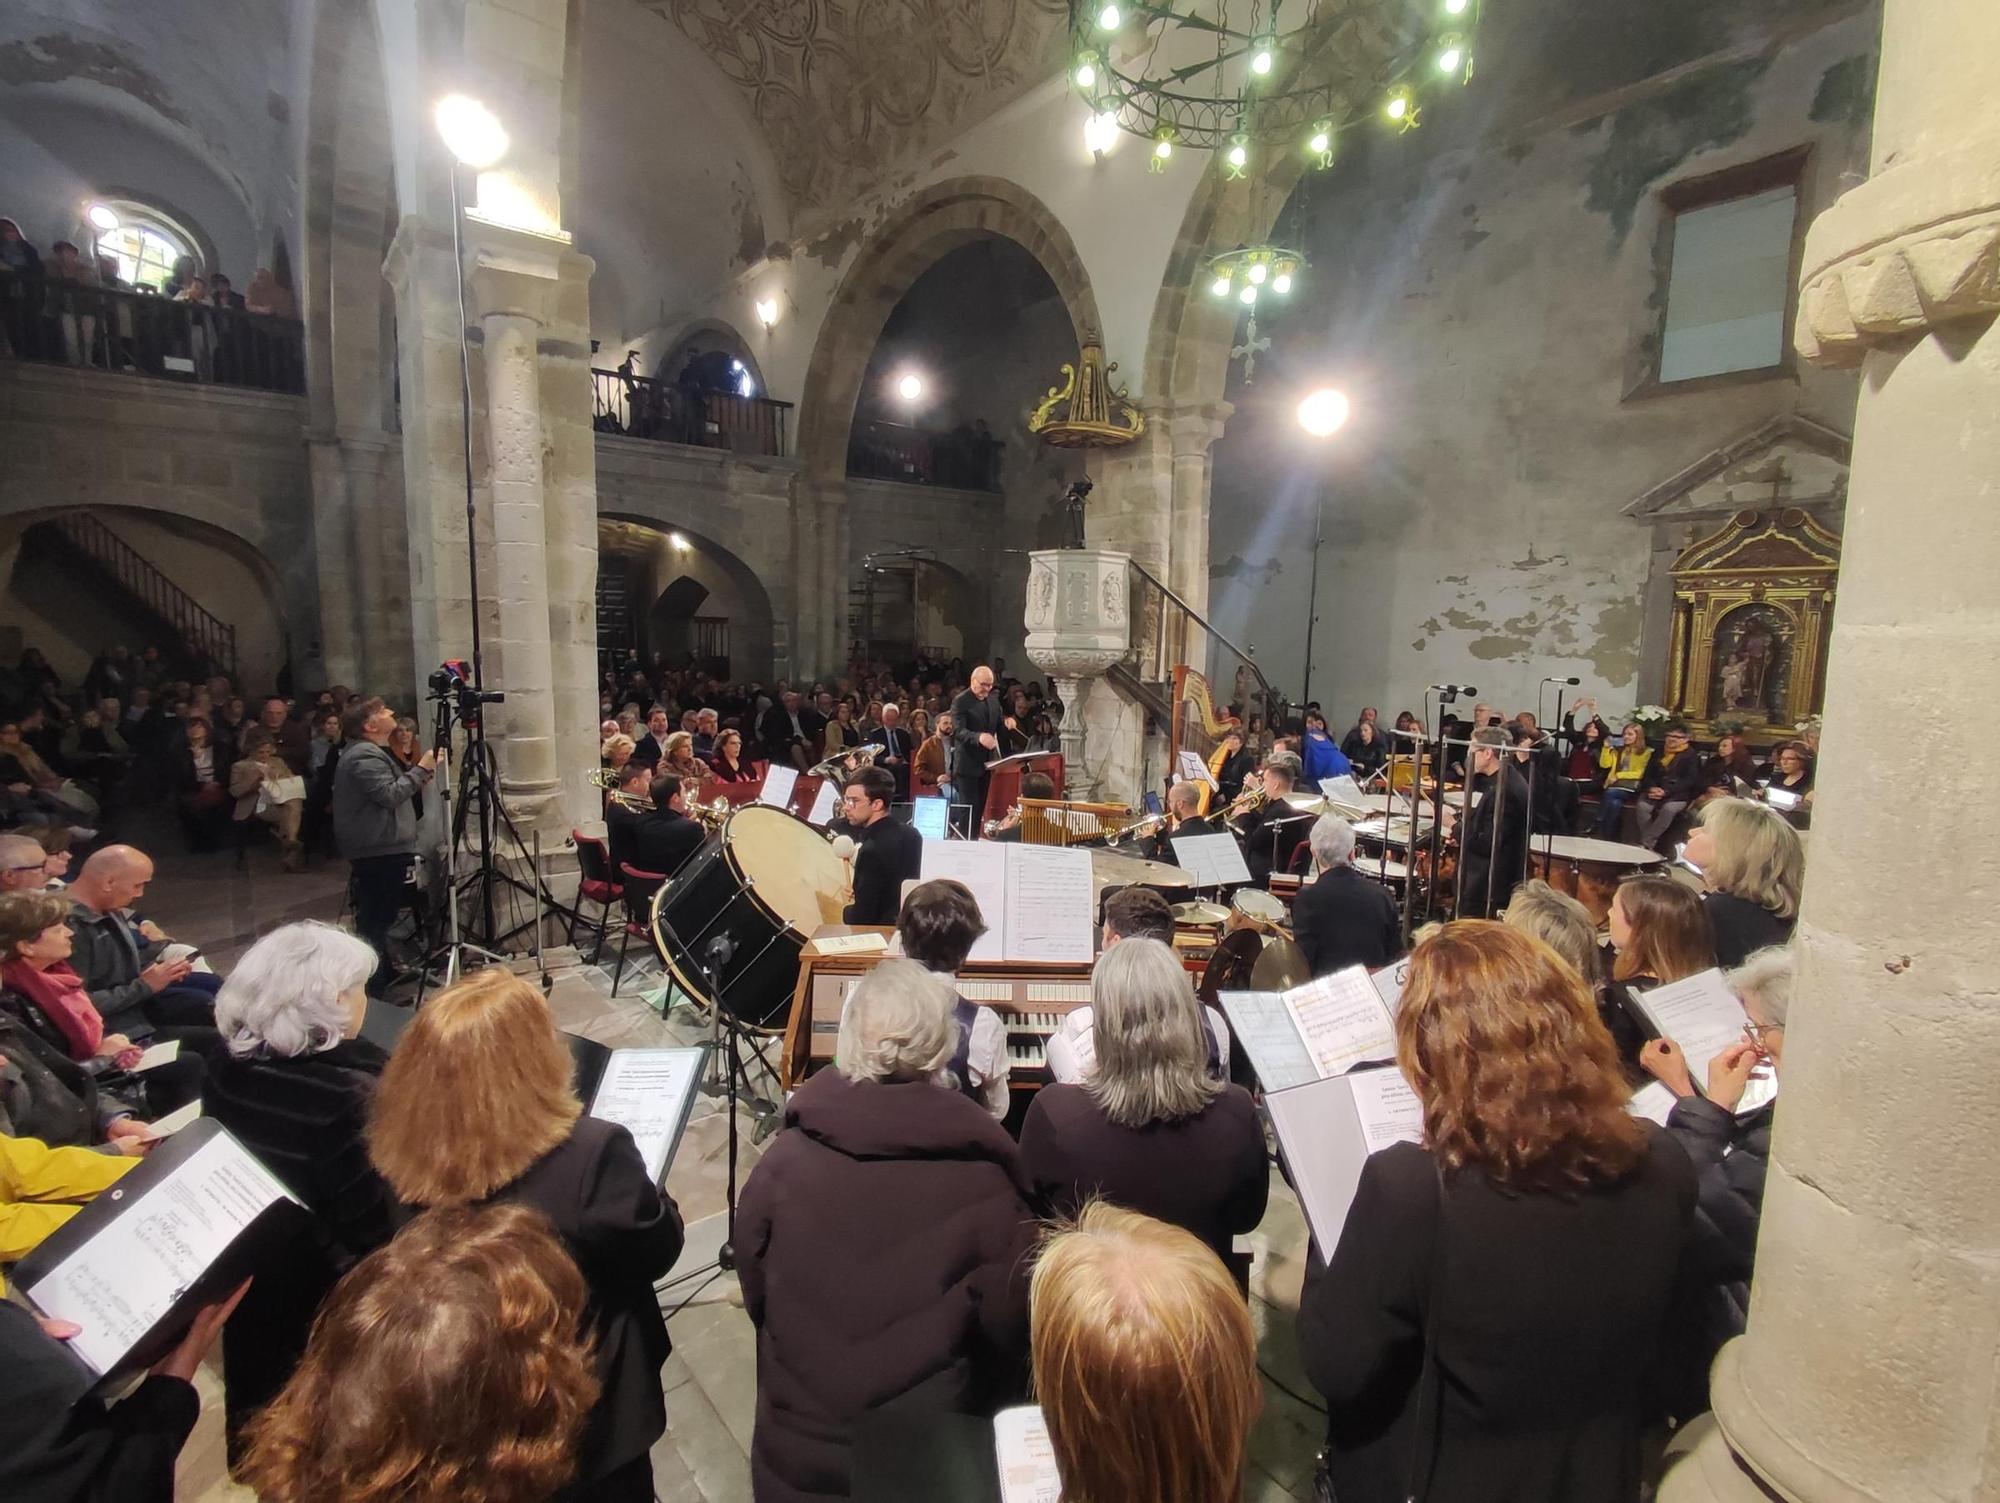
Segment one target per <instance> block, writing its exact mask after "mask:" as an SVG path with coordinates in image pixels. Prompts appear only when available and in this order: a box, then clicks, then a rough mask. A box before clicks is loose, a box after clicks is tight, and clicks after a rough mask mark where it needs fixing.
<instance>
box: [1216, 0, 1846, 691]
mask: <svg viewBox="0 0 2000 1503" xmlns="http://www.w3.org/2000/svg"><path fill="white" fill-rule="evenodd" d="M1592 9H1593V10H1597V11H1600V12H1601V13H1600V14H1596V15H1594V16H1591V17H1587V18H1584V17H1580V16H1579V15H1577V14H1573V13H1574V12H1576V10H1577V8H1576V7H1575V6H1561V5H1559V6H1556V7H1553V8H1552V9H1551V10H1550V11H1549V12H1548V13H1547V14H1546V15H1542V16H1537V17H1527V18H1517V19H1516V20H1514V21H1513V22H1512V23H1511V24H1510V23H1508V22H1506V21H1505V20H1504V18H1502V17H1497V16H1496V17H1495V18H1494V21H1495V23H1496V24H1494V25H1491V26H1489V27H1488V28H1487V40H1486V42H1485V44H1484V45H1483V48H1482V56H1481V59H1480V63H1479V69H1480V73H1479V80H1478V81H1479V85H1480V87H1479V88H1478V89H1477V90H1476V91H1474V94H1473V95H1469V96H1468V97H1467V99H1466V101H1465V102H1464V103H1463V104H1462V105H1460V104H1454V105H1453V106H1452V109H1454V110H1456V113H1455V114H1453V113H1450V112H1448V111H1447V110H1445V109H1442V108H1441V109H1439V110H1438V111H1437V112H1436V114H1435V115H1433V116H1431V117H1430V118H1427V119H1426V120H1425V122H1424V124H1423V126H1422V127H1420V128H1419V129H1417V130H1415V131H1412V132H1409V133H1407V134H1404V135H1399V136H1392V135H1376V134H1373V133H1368V132H1355V133H1353V136H1354V138H1353V139H1351V140H1349V141H1346V142H1343V143H1342V150H1343V152H1344V153H1345V156H1344V158H1343V160H1342V161H1341V162H1339V163H1338V164H1337V165H1336V167H1335V168H1334V169H1333V171H1332V173H1331V174H1329V175H1327V176H1314V177H1312V178H1310V179H1309V180H1308V181H1307V183H1306V185H1305V187H1304V189H1303V190H1302V192H1303V195H1304V196H1303V197H1302V198H1301V197H1295V198H1294V200H1293V203H1292V205H1291V207H1290V209H1289V210H1288V212H1287V214H1286V215H1284V216H1282V217H1281V221H1280V223H1281V225H1282V226H1285V227H1287V228H1290V229H1293V230H1295V231H1296V232H1298V233H1300V234H1302V235H1303V236H1304V238H1305V241H1306V244H1305V249H1306V250H1307V251H1308V253H1309V254H1310V256H1311V257H1312V261H1313V269H1312V271H1311V272H1310V274H1309V276H1308V278H1307V279H1306V281H1305V284H1304V286H1303V287H1302V289H1301V290H1302V292H1303V293H1304V296H1303V297H1301V298H1299V299H1298V300H1297V301H1296V303H1295V305H1294V306H1293V307H1292V308H1291V309H1290V310H1288V311H1286V312H1285V313H1284V314H1283V315H1282V316H1281V317H1278V318H1273V319H1272V320H1270V321H1269V324H1268V325H1267V326H1266V327H1265V328H1264V329H1263V330H1261V331H1260V332H1268V333H1269V334H1271V336H1272V337H1273V341H1274V348H1273V350H1272V351H1271V352H1270V353H1269V356H1268V357H1267V358H1266V359H1265V360H1263V361H1260V363H1259V365H1258V367H1257V370H1256V373H1255V379H1254V381H1253V382H1251V383H1250V384H1249V385H1247V386H1246V385H1245V384H1244V382H1243V380H1242V377H1241V371H1240V367H1239V368H1238V369H1237V370H1236V371H1233V372H1232V378H1231V384H1230V390H1229V396H1230V400H1232V401H1233V402H1235V403H1236V408H1237V410H1236V413H1235V415H1234V416H1233V417H1232V418H1231V419H1230V422H1229V425H1228V428H1227V431H1226V432H1225V434H1224V436H1223V438H1222V439H1221V441H1220V442H1219V443H1218V444H1217V445H1216V447H1215V451H1214V484H1213V499H1212V510H1211V517H1210V557H1211V560H1212V562H1211V566H1210V579H1211V591H1210V603H1211V606H1212V611H1213V615H1214V618H1215V620H1216V622H1217V624H1218V626H1219V627H1220V628H1221V630H1223V631H1224V632H1225V633H1226V634H1228V635H1230V636H1232V637H1235V638H1236V639H1237V640H1239V641H1246V642H1248V643H1250V644H1252V645H1254V646H1255V648H1256V649H1257V656H1258V660H1259V662H1260V663H1261V664H1262V665H1263V667H1264V669H1265V672H1266V673H1267V675H1269V676H1270V677H1271V678H1272V679H1273V681H1274V682H1277V683H1279V684H1280V685H1281V687H1283V688H1285V689H1288V690H1290V691H1291V692H1292V693H1294V694H1297V692H1298V690H1299V688H1300V686H1301V683H1302V679H1303V660H1304V655H1305V625H1304V624H1305V617H1306V614H1307V600H1308V593H1309V579H1310V570H1311V548H1312V537H1313V527H1314V504H1315V488H1316V487H1317V486H1320V485H1324V487H1325V494H1326V543H1325V547H1324V549H1323V552H1322V556H1321V563H1320V579H1319V602H1318V610H1319V623H1320V624H1319V630H1318V634H1317V636H1316V638H1315V651H1314V654H1313V659H1314V664H1313V679H1312V697H1313V698H1315V699H1319V700H1322V701H1323V702H1327V703H1329V704H1330V706H1331V707H1332V709H1333V711H1334V713H1335V714H1336V715H1337V716H1338V717H1345V716H1347V715H1349V714H1350V713H1351V712H1352V711H1353V710H1354V709H1355V708H1358V706H1359V705H1361V704H1362V703H1370V704H1380V706H1381V707H1382V709H1383V710H1384V712H1385V714H1392V713H1394V711H1395V710H1398V709H1402V708H1405V707H1410V708H1418V707H1419V704H1418V702H1419V700H1420V698H1421V694H1422V690H1423V686H1424V685H1425V684H1426V683H1431V682H1459V683H1474V684H1477V685H1478V686H1479V687H1480V689H1481V691H1482V697H1484V698H1488V699H1491V700H1494V701H1495V702H1496V703H1499V704H1501V705H1502V707H1503V708H1505V709H1507V710H1510V711H1511V710H1512V709H1516V708H1521V707H1531V706H1532V705H1533V704H1534V699H1535V691H1536V688H1537V685H1538V681H1539V680H1540V679H1541V677H1542V676H1543V675H1545V674H1575V675H1576V676H1578V677H1580V678H1581V679H1582V680H1583V684H1584V687H1583V690H1582V691H1581V692H1585V693H1594V694H1596V695H1597V696H1598V697H1599V699H1600V700H1601V702H1602V706H1603V709H1604V711H1605V712H1606V713H1607V714H1608V715H1617V714H1620V713H1622V712H1623V711H1624V710H1626V709H1628V708H1630V707H1631V706H1632V705H1633V704H1634V703H1635V702H1636V701H1637V698H1638V691H1639V688H1640V683H1641V668H1642V663H1643V662H1644V661H1645V659H1646V658H1647V656H1648V654H1651V655H1653V656H1660V655H1663V654H1664V650H1665V644H1664V642H1663V641H1660V642H1653V641H1649V640H1646V639H1645V634H1644V632H1643V625H1644V620H1645V614H1646V612H1645V608H1644V599H1645V595H1646V592H1647V588H1648V579H1649V573H1650V571H1651V570H1652V568H1653V566H1654V562H1655V559H1654V550H1655V545H1654V539H1653V537H1652V535H1651V531H1650V530H1649V528H1648V527H1647V526H1645V525H1644V524H1643V523H1641V522H1639V521H1636V520H1635V519H1633V518H1630V517H1627V516H1623V515H1621V514H1620V511H1621V508H1622V507H1623V506H1624V505H1625V504H1626V503H1627V502H1628V501H1630V500H1631V498H1633V497H1634V496H1636V495H1638V494H1640V493H1641V492H1643V491H1645V490H1646V489H1647V488H1648V487H1650V486H1652V485H1654V484H1657V483H1658V482H1660V481H1661V480H1663V479H1664V478H1666V477H1668V476H1671V475H1673V474H1675V473H1676V472H1678V471H1680V470H1681V469H1683V468H1684V467H1685V466H1687V465H1689V464H1691V463H1693V462H1694V461H1695V460H1696V459H1698V458H1700V457H1701V456H1703V455H1705V454H1707V453H1708V452H1710V451H1711V450H1713V449H1716V448H1718V447H1720V446H1722V445H1723V444H1725V443H1727V442H1729V441H1730V440H1731V439H1734V438H1736V437H1738V436H1739V435H1741V434H1743V433H1745V432H1747V431H1748V430H1750V429H1753V428H1755V427H1756V426H1757V425H1758V424H1759V423H1761V422H1763V421H1765V420H1766V419H1768V418H1770V417H1772V416H1775V415H1778V414H1781V413H1789V412H1799V413H1802V414H1805V415H1807V416H1809V417H1811V418H1813V419H1815V420H1816V421H1818V422H1820V423H1823V424H1825V425H1826V426H1828V427H1831V428H1833V429H1835V430H1838V431H1840V432H1846V431H1849V430H1850V428H1851V424H1852V413H1853V407H1854V400H1855V391H1856V381H1855V379H1854V377H1853V376H1851V375H1848V374H1844V373H1838V372H1832V373H1829V372H1822V371H1818V370H1815V369H1807V370H1804V371H1791V370H1788V371H1785V372H1783V373H1780V374H1776V375H1773V376H1770V377H1765V378H1758V379H1754V380H1746V381H1743V382H1740V383H1732V384H1719V385H1710V386H1708V387H1706V388H1700V389H1697V388H1695V387H1689V388H1688V389H1686V390H1678V389H1674V388H1668V389H1666V390H1664V391H1662V392H1658V393H1654V394H1640V395H1629V393H1630V392H1631V389H1632V386H1633V384H1634V383H1633V379H1632V373H1633V370H1634V368H1635V366H1636V365H1638V364H1642V363H1644V361H1645V359H1646V357H1647V354H1648V348H1647V345H1648V341H1650V340H1652V339H1653V338H1655V337H1656V333H1657V327H1658V322H1659V317H1660V313H1659V302H1658V299H1659V296H1660V291H1659V289H1660V287H1661V280H1660V279H1661V266H1660V264H1659V256H1660V243H1661V236H1660V230H1661V226H1662V215H1663V212H1664V211H1663V210H1662V208H1661V205H1660V201H1659V199H1658V196H1657V195H1658V193H1659V190H1661V189H1662V188H1663V187H1665V186H1667V185H1669V184H1671V183H1675V182H1678V181H1681V180H1684V179H1686V178H1689V177H1694V176H1698V175H1703V174H1707V173H1710V172H1714V171H1718V170H1720V169H1724V168H1730V167H1735V166H1738V165H1742V164H1746V163H1751V162H1756V161H1758V160H1760V159H1762V158H1765V157H1768V156H1771V155H1773V154H1775V153H1780V152H1784V151H1788V150H1791V149H1793V148H1797V147H1802V146H1803V147H1806V148H1809V150H1810V156H1809V159H1808V163H1807V167H1806V170H1805V173H1804V178H1803V182H1802V186H1801V205H1800V215H1801V219H1802V222H1803V221H1806V220H1810V219H1811V217H1812V216H1813V215H1815V214H1816V213H1818V212H1819V211H1820V210H1821V209H1822V208H1824V207H1825V206H1826V205H1827V204H1828V203H1830V202H1831V201H1832V200H1833V199H1834V198H1835V197H1836V196H1838V194H1839V193H1840V192H1842V191H1843V190H1844V188H1845V187H1847V186H1849V185H1851V184H1852V182H1853V181H1855V180H1856V175H1857V174H1861V173H1864V172H1865V169H1866V161H1867V157H1866V151H1867V142H1868V117H1869V110H1870V104H1871V99H1870V97H1869V95H1868V93H1867V90H1866V87H1865V80H1866V79H1867V78H1869V77H1872V74H1873V67H1874V63H1873V50H1874V46H1875V38H1876V34H1877V28H1878V15H1877V12H1876V11H1875V9H1874V8H1873V7H1859V8H1857V7H1855V6H1852V5H1818V6H1808V5H1792V6H1788V7H1781V9H1782V10H1783V11H1784V12H1785V14H1784V15H1782V16H1779V15H1777V14H1776V13H1775V12H1774V13H1773V19H1772V22H1771V26H1772V28H1773V29H1771V30H1768V31H1763V32H1758V31H1751V32H1747V33H1746V32H1744V31H1741V30H1737V31H1726V30H1725V31H1720V32H1719V31H1718V30H1717V29H1716V28H1717V25H1718V24H1719V23H1718V22H1717V20H1716V16H1717V14H1718V13H1719V8H1717V7H1693V8H1690V10H1689V12H1688V13H1687V14H1686V15H1683V16H1682V17H1681V18H1680V19H1679V20H1678V21H1673V22H1671V23H1670V22H1669V21H1668V20H1666V19H1664V18H1661V17H1659V16H1657V15H1655V16H1653V17H1652V18H1651V20H1649V21H1647V22H1646V25H1645V26H1644V27H1641V28H1640V30H1641V31H1642V32H1644V33H1645V38H1646V42H1647V45H1646V46H1643V47H1642V46H1639V45H1638V44H1637V43H1634V42H1632V40H1631V38H1630V37H1624V34H1623V33H1621V32H1620V31H1619V26H1620V25H1622V24H1626V23H1630V24H1631V25H1633V26H1638V25H1639V21H1640V13H1641V12H1642V11H1652V10H1656V9H1657V8H1650V7H1642V6H1638V5H1625V4H1620V5H1617V6H1612V7H1609V8H1608V9H1606V8H1601V7H1593V8H1592ZM1586 21H1587V23H1588V24H1585V22H1586ZM1780 23H1783V25H1784V27H1785V28H1786V29H1783V30H1780V29H1778V28H1779V26H1780ZM1648 28H1649V29H1648ZM1621 37H1624V40H1623V41H1620V38H1621ZM1548 74H1560V75H1561V76H1562V77H1563V78H1565V79H1567V80H1570V81H1571V82H1572V85H1573V86H1574V88H1575V90H1576V91H1577V92H1576V93H1575V94H1574V95H1573V96H1571V97H1569V98H1563V97H1561V96H1560V95H1557V94H1554V93H1552V92H1551V91H1550V90H1549V89H1548V88H1547V87H1546V84H1547V81H1548V80H1547V75H1548ZM1857 78H1858V79H1860V80H1862V81H1863V84H1862V87H1861V88H1860V89H1859V90H1858V91H1857V90H1855V89H1854V88H1852V87H1851V84H1852V81H1853V80H1855V79H1857ZM1551 99H1555V101H1556V103H1555V105H1554V106H1553V112H1551V108H1550V105H1549V101H1550V100H1551ZM1529 101H1533V102H1534V103H1533V104H1532V105H1530V104H1529ZM1364 135H1366V136H1368V139H1367V140H1363V139H1361V137H1362V136H1364ZM1294 216H1296V218H1294ZM1324 382H1331V383H1332V384H1334V385H1337V386H1340V387H1342V388H1343V389H1344V390H1345V391H1346V392H1347V393H1348V394H1349V396H1350V398H1351V400H1352V402H1353V417H1352V419H1351V420H1350V422H1349V424H1348V426H1347V427H1346V428H1345V429H1344V430H1343V431H1342V432H1341V433H1340V434H1338V435H1337V436H1336V437H1334V438H1333V439H1332V440H1331V441H1329V442H1328V443H1327V444H1326V446H1325V448H1324V449H1323V450H1321V451H1318V452H1315V451H1313V450H1312V449H1311V448H1309V446H1308V441H1307V440H1306V439H1305V438H1304V436H1303V435H1302V434H1301V432H1300V430H1299V428H1298V426H1297V423H1296V420H1295V416H1294V408H1295V406H1296V402H1297V399H1298V397H1299V396H1300V395H1302V394H1303V393H1304V392H1305V391H1307V390H1310V389H1312V388H1313V387H1314V386H1317V385H1319V384H1322V383H1324ZM1669 561H1670V555H1669ZM1573 692H1574V691H1573Z"/></svg>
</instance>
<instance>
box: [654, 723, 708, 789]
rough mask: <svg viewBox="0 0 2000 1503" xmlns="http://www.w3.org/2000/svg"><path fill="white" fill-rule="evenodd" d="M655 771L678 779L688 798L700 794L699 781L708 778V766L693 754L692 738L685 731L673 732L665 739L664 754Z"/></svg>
mask: <svg viewBox="0 0 2000 1503" xmlns="http://www.w3.org/2000/svg"><path fill="white" fill-rule="evenodd" d="M655 770H656V771H658V772H670V773H672V774H673V775H674V776H675V777H677V778H679V779H680V780H681V783H682V785H683V786H684V787H685V788H686V789H687V793H688V797H689V798H693V797H694V796H695V795H697V794H698V793H700V792H701V780H702V779H703V778H705V777H707V776H708V764H707V763H706V762H704V761H702V760H701V758H699V757H697V756H696V755H695V754H694V737H693V735H691V734H690V733H689V732H687V731H675V732H674V733H673V734H672V735H671V736H669V737H667V750H666V753H665V755H663V756H662V757H661V758H660V761H659V764H658V766H657V768H656V769H655Z"/></svg>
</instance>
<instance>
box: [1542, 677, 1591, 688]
mask: <svg viewBox="0 0 2000 1503" xmlns="http://www.w3.org/2000/svg"><path fill="white" fill-rule="evenodd" d="M1542 682H1543V683H1545V684H1568V685H1569V686H1570V687H1571V688H1575V687H1576V686H1577V685H1578V684H1580V683H1582V682H1583V680H1582V679H1580V678H1545V679H1543V680H1542Z"/></svg>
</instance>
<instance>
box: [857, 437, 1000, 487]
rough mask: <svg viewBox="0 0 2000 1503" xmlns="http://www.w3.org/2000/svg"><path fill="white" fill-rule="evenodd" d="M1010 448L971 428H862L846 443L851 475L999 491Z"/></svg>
mask: <svg viewBox="0 0 2000 1503" xmlns="http://www.w3.org/2000/svg"><path fill="white" fill-rule="evenodd" d="M1006 447H1007V446H1006V445H1005V444H1003V443H1002V442H1000V440H999V439H997V438H993V437H990V436H989V435H987V434H984V433H980V432H978V431H977V430H975V429H972V428H964V427H960V428H953V429H949V430H945V429H932V428H915V427H911V426H910V425H909V424H906V423H884V422H860V423H856V424H855V425H854V430H853V432H852V433H851V434H849V436H848V440H847V473H848V474H850V475H856V476H860V477H861V478H863V479H867V480H901V481H905V482H907V483H909V484H911V485H949V486H955V487H957V488H958V489H960V490H968V491H997V490H999V489H1000V453H1001V451H1002V450H1003V449H1005V448H1006Z"/></svg>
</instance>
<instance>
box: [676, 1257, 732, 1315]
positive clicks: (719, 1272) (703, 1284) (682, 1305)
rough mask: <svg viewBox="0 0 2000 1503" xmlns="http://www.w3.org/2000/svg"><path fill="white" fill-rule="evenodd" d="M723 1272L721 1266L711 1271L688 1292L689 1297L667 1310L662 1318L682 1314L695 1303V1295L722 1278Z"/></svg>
mask: <svg viewBox="0 0 2000 1503" xmlns="http://www.w3.org/2000/svg"><path fill="white" fill-rule="evenodd" d="M722 1272H723V1271H722V1270H721V1269H720V1268H718V1269H716V1270H715V1271H714V1272H713V1273H711V1274H710V1275H709V1276H708V1277H707V1278H705V1279H703V1280H702V1281H701V1282H700V1283H699V1284H696V1285H695V1286H694V1289H693V1290H692V1291H691V1292H690V1293H689V1294H688V1297H687V1298H686V1299H684V1300H682V1301H681V1302H680V1303H679V1304H678V1305H675V1306H674V1307H673V1309H671V1310H669V1311H667V1313H666V1315H665V1316H664V1317H662V1318H663V1319H664V1320H672V1319H673V1318H674V1317H675V1316H676V1315H678V1314H680V1313H681V1311H683V1310H685V1309H686V1308H687V1307H688V1306H689V1305H691V1304H693V1303H694V1297H695V1295H697V1294H700V1293H701V1291H702V1290H704V1289H706V1288H707V1287H708V1286H709V1285H710V1284H713V1283H714V1282H715V1281H716V1280H717V1279H719V1278H721V1277H722Z"/></svg>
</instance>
